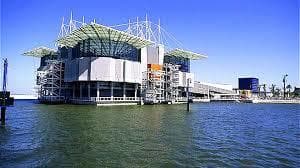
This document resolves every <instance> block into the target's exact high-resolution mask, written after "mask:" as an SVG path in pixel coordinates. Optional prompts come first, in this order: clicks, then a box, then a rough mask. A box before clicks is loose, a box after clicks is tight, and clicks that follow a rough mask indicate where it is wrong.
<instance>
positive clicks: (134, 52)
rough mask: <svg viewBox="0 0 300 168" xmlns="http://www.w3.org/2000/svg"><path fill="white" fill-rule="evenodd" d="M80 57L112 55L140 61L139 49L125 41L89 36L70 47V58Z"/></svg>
mask: <svg viewBox="0 0 300 168" xmlns="http://www.w3.org/2000/svg"><path fill="white" fill-rule="evenodd" d="M61 53H63V52H61ZM80 57H112V58H116V59H125V60H131V61H139V62H140V61H141V56H140V50H139V49H137V48H135V47H134V46H132V45H130V44H128V43H126V42H121V41H113V40H109V39H91V38H90V39H87V40H82V41H80V42H79V43H78V44H77V45H76V46H75V47H73V48H72V59H75V58H80Z"/></svg>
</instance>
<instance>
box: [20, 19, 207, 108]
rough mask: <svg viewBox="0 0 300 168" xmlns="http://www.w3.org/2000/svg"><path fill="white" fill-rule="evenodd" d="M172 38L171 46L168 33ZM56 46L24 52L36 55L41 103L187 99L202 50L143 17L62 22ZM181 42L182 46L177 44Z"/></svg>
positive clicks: (97, 102)
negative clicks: (113, 21) (118, 22)
mask: <svg viewBox="0 0 300 168" xmlns="http://www.w3.org/2000/svg"><path fill="white" fill-rule="evenodd" d="M168 38H169V39H172V40H173V41H174V44H177V45H176V46H175V47H174V46H171V45H169V44H170V42H167V41H166V39H168ZM56 46H58V48H57V49H50V48H47V47H38V48H34V49H32V50H30V51H27V52H25V53H23V55H25V56H34V57H39V58H40V60H41V61H40V67H39V68H38V69H37V82H36V84H37V85H38V88H39V89H38V99H39V100H40V102H42V103H74V104H97V105H111V104H128V105H129V104H144V103H145V104H156V103H176V102H181V101H187V100H186V97H187V94H186V91H187V89H186V88H187V85H188V83H187V81H190V83H189V87H191V88H192V87H194V74H193V73H192V72H190V61H191V60H196V59H202V58H206V56H205V55H202V54H198V53H194V52H191V51H188V50H186V49H183V48H182V47H181V43H179V42H178V41H177V40H176V39H175V38H174V37H173V36H170V34H169V33H167V32H166V31H165V30H164V29H163V28H162V27H161V26H160V22H159V23H158V24H155V23H153V22H150V20H149V18H148V17H146V20H145V21H139V20H138V19H137V20H136V21H135V22H132V21H129V22H128V23H127V24H121V25H115V26H105V25H102V24H98V23H96V22H95V21H93V22H91V23H85V22H84V20H83V21H75V20H73V16H71V18H70V21H69V22H68V24H65V23H64V22H63V23H62V26H61V31H60V33H59V38H58V39H57V40H56ZM178 46H180V47H178Z"/></svg>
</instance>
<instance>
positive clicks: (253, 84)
mask: <svg viewBox="0 0 300 168" xmlns="http://www.w3.org/2000/svg"><path fill="white" fill-rule="evenodd" d="M258 86H259V81H258V79H257V78H239V89H240V90H251V91H252V92H258Z"/></svg>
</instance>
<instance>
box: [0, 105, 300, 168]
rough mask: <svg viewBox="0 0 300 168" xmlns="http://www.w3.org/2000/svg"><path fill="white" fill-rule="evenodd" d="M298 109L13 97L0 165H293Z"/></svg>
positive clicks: (0, 138) (0, 143) (1, 135)
mask: <svg viewBox="0 0 300 168" xmlns="http://www.w3.org/2000/svg"><path fill="white" fill-rule="evenodd" d="M299 115H300V112H299V105H279V104H274V105H271V104H235V103H209V104H193V105H192V106H191V112H186V111H185V106H184V105H158V106H146V105H145V106H118V107H96V106H79V105H42V104H36V103H35V102H34V101H17V102H16V103H15V107H12V108H9V109H8V111H7V121H6V126H5V127H0V167H36V166H50V167H56V166H60V167H61V166H84V167H96V166H98V167H99V166H105V167H195V166H198V167H240V166H255V165H256V166H265V167H271V166H292V167H297V165H300V161H299V158H300V142H299V138H300V133H299V132H300V129H299Z"/></svg>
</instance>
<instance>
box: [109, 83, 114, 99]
mask: <svg viewBox="0 0 300 168" xmlns="http://www.w3.org/2000/svg"><path fill="white" fill-rule="evenodd" d="M110 100H114V83H113V82H111V83H110Z"/></svg>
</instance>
